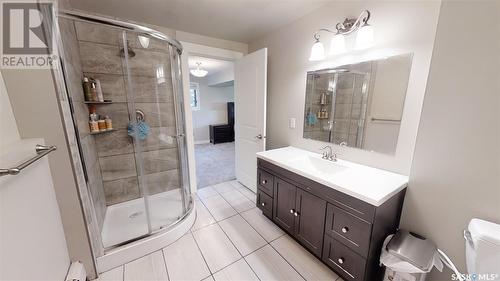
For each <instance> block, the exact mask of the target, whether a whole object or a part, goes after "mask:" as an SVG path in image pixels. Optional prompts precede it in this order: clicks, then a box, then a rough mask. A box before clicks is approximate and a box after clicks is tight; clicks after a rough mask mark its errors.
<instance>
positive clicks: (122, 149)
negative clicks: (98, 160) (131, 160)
mask: <svg viewBox="0 0 500 281" xmlns="http://www.w3.org/2000/svg"><path fill="white" fill-rule="evenodd" d="M94 138H95V145H96V148H97V154H98V155H99V157H104V156H112V155H119V154H127V153H134V143H133V139H132V138H131V137H130V136H129V135H128V133H127V130H126V129H120V130H116V131H113V132H109V133H105V134H99V135H95V136H94Z"/></svg>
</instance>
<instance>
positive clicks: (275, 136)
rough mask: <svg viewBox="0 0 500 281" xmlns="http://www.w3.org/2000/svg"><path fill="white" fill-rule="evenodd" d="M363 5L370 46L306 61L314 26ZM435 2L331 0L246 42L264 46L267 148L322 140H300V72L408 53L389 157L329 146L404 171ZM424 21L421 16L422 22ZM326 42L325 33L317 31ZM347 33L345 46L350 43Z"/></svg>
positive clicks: (312, 144) (356, 158)
mask: <svg viewBox="0 0 500 281" xmlns="http://www.w3.org/2000/svg"><path fill="white" fill-rule="evenodd" d="M363 9H368V10H370V11H371V12H372V18H371V20H370V23H371V24H372V25H373V27H374V29H375V36H376V47H375V48H373V49H370V50H368V51H364V52H359V51H358V52H349V53H348V54H347V55H344V56H342V57H337V58H333V59H330V60H328V61H325V62H321V63H312V62H309V61H308V58H309V53H310V50H311V45H312V43H313V33H314V31H316V30H317V29H319V28H323V27H331V28H333V27H334V26H335V24H336V23H337V22H340V21H342V20H343V19H344V18H345V17H357V16H358V15H359V13H361V11H362V10H363ZM438 13H439V2H438V1H411V2H410V1H404V2H403V1H401V2H395V1H335V2H334V3H332V4H330V5H327V6H324V7H322V8H321V9H318V10H316V11H315V12H313V13H311V14H309V15H307V16H305V17H303V18H302V19H300V20H298V21H296V22H294V23H292V24H290V25H287V26H285V27H283V28H281V29H279V30H277V31H275V32H272V33H270V34H268V35H267V36H265V37H264V38H261V39H259V40H256V41H255V42H252V43H250V48H249V51H250V52H251V51H254V50H257V49H260V48H262V47H267V48H268V50H269V70H268V109H267V116H268V117H267V118H268V119H267V125H268V129H267V138H268V139H267V141H268V147H269V148H276V147H281V146H286V145H294V146H297V147H301V148H304V149H308V150H311V151H318V149H319V148H320V147H321V146H322V145H325V144H324V143H321V142H318V141H313V140H308V139H304V138H303V137H302V135H303V134H302V127H303V123H304V118H303V116H304V100H305V90H306V89H305V87H306V72H307V71H309V70H313V69H319V68H325V67H332V66H337V65H341V64H345V63H349V62H354V61H360V60H367V59H373V58H377V57H380V56H387V55H392V54H402V53H413V64H412V69H411V74H410V81H409V85H408V92H407V97H406V105H405V109H404V113H403V122H402V125H401V129H400V136H399V140H398V146H397V151H396V153H395V155H385V154H380V153H373V152H367V151H362V150H358V149H351V148H340V147H338V146H336V147H335V149H336V150H337V151H340V157H341V158H344V159H347V160H351V161H355V162H359V163H364V164H368V165H371V166H375V167H379V168H383V169H387V170H391V171H395V172H399V173H402V174H406V175H408V174H409V171H410V164H411V159H412V155H413V149H414V145H415V139H416V134H417V127H418V122H419V118H420V110H421V104H422V102H423V98H424V92H425V86H426V81H427V75H428V70H429V65H430V58H431V54H432V46H433V43H434V36H435V30H436V25H437V18H438ZM424 19H425V20H424ZM322 38H323V41H324V42H325V43H326V46H327V47H328V46H329V39H330V38H331V37H330V36H329V35H326V34H322ZM353 39H354V36H350V37H349V40H348V42H347V43H348V44H352V43H353V42H352V41H353ZM291 117H293V118H296V119H297V127H296V129H289V128H288V118H291Z"/></svg>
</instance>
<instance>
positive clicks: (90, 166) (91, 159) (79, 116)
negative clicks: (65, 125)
mask: <svg viewBox="0 0 500 281" xmlns="http://www.w3.org/2000/svg"><path fill="white" fill-rule="evenodd" d="M59 28H60V31H61V39H62V43H63V51H64V54H65V58H66V61H65V65H64V67H65V70H66V86H67V89H68V93H69V95H70V97H71V100H72V106H73V111H74V116H73V117H74V120H75V121H76V124H77V129H78V137H79V140H80V144H81V147H82V151H81V152H82V156H83V160H84V162H85V168H86V171H87V176H88V181H87V185H88V188H89V191H90V195H91V200H92V201H93V202H94V207H95V211H96V217H97V225H98V226H99V228H100V229H101V228H102V225H103V222H104V217H105V215H106V200H105V195H104V189H103V183H102V176H101V168H100V165H99V161H98V157H97V151H96V150H95V140H94V137H93V136H92V135H90V132H89V125H88V119H89V111H88V107H87V106H86V105H85V104H84V103H83V101H84V94H83V88H82V79H83V75H82V65H81V61H80V54H79V52H78V41H77V38H76V32H75V29H74V24H73V21H71V20H67V19H59ZM87 211H89V210H87ZM89 223H90V222H89ZM96 245H98V244H96Z"/></svg>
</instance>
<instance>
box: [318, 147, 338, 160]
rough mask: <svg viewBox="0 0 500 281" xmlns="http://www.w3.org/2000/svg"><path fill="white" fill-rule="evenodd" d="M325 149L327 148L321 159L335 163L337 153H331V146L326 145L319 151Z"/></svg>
mask: <svg viewBox="0 0 500 281" xmlns="http://www.w3.org/2000/svg"><path fill="white" fill-rule="evenodd" d="M327 148H328V151H325V152H323V156H322V157H321V158H323V159H326V160H330V161H333V162H336V161H337V153H335V152H333V150H332V147H331V146H329V145H327V146H325V147H323V148H321V150H325V149H327Z"/></svg>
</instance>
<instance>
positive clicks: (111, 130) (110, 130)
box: [90, 129, 116, 135]
mask: <svg viewBox="0 0 500 281" xmlns="http://www.w3.org/2000/svg"><path fill="white" fill-rule="evenodd" d="M113 131H116V129H109V130H106V131H99V132H93V133H90V134H91V135H100V134H105V133H109V132H113Z"/></svg>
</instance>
